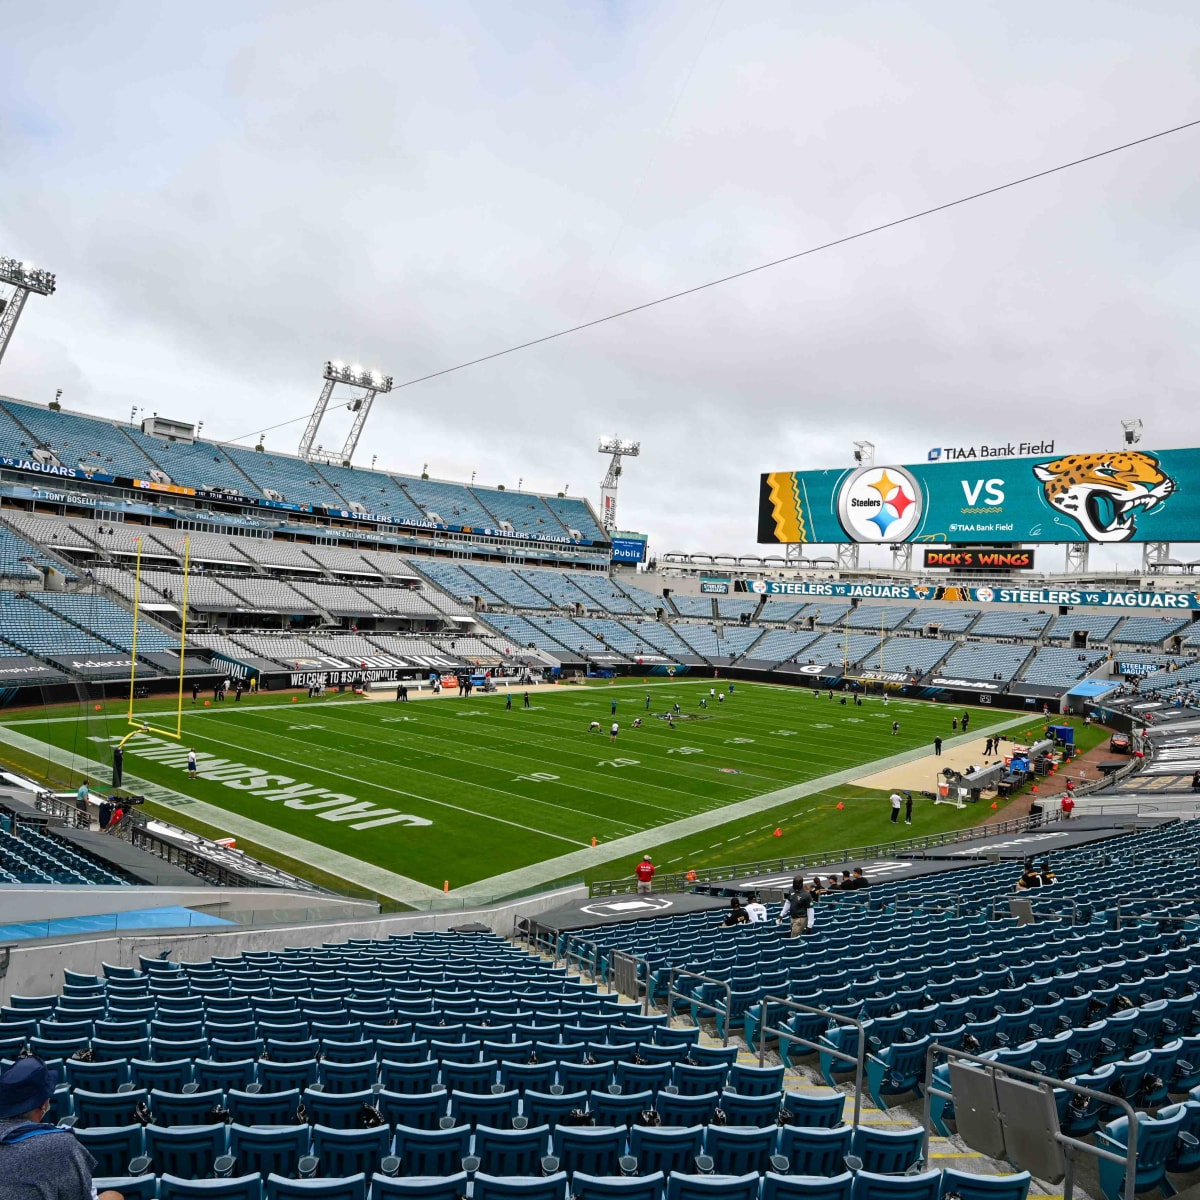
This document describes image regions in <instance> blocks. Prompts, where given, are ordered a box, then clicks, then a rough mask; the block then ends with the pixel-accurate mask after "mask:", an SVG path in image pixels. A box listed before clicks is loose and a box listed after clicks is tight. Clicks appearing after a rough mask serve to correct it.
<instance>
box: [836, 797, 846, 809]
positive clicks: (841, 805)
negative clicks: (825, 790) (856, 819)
mask: <svg viewBox="0 0 1200 1200" xmlns="http://www.w3.org/2000/svg"><path fill="white" fill-rule="evenodd" d="M837 806H838V811H839V812H840V811H841V810H842V809H843V808H845V807H846V806H845V805H844V804H843V803H842V802H841V801H840V800H839V801H838V802H837Z"/></svg>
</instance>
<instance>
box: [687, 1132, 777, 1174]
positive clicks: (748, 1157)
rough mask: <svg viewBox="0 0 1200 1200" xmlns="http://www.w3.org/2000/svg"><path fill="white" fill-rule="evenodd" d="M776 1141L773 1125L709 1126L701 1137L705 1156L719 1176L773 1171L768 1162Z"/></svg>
mask: <svg viewBox="0 0 1200 1200" xmlns="http://www.w3.org/2000/svg"><path fill="white" fill-rule="evenodd" d="M778 1141H779V1135H778V1131H777V1130H776V1128H775V1126H773V1125H772V1126H768V1127H767V1128H765V1129H751V1128H746V1127H739V1126H721V1125H710V1126H709V1127H708V1130H707V1131H706V1132H705V1134H704V1153H705V1154H706V1155H707V1156H708V1157H709V1158H711V1159H712V1160H713V1170H714V1171H715V1172H716V1174H718V1175H745V1174H747V1173H748V1172H750V1171H754V1172H756V1173H757V1174H759V1175H763V1174H765V1173H766V1172H767V1171H769V1170H771V1169H772V1163H771V1159H772V1156H774V1155H775V1151H776V1146H777V1143H778Z"/></svg>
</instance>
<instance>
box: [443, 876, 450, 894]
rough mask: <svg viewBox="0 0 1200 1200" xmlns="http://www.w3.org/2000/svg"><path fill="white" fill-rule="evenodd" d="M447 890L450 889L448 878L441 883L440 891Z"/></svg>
mask: <svg viewBox="0 0 1200 1200" xmlns="http://www.w3.org/2000/svg"><path fill="white" fill-rule="evenodd" d="M449 890H450V880H448V879H447V880H446V882H445V883H443V884H442V891H443V892H448V891H449Z"/></svg>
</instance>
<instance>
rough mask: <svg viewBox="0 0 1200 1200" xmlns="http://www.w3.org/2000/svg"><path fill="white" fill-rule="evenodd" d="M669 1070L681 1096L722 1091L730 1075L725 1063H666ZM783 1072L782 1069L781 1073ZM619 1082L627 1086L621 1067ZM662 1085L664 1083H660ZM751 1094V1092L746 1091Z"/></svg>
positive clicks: (618, 1072)
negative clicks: (701, 1064)
mask: <svg viewBox="0 0 1200 1200" xmlns="http://www.w3.org/2000/svg"><path fill="white" fill-rule="evenodd" d="M664 1065H665V1066H666V1068H667V1070H668V1071H672V1070H673V1074H671V1075H669V1076H668V1079H669V1082H671V1083H673V1084H674V1085H675V1086H676V1087H677V1088H678V1089H679V1094H680V1095H681V1096H701V1095H703V1094H704V1093H706V1092H720V1091H722V1090H723V1089H724V1087H725V1080H726V1078H727V1077H728V1075H729V1072H730V1068H729V1067H727V1066H726V1065H725V1064H724V1063H710V1064H709V1065H708V1066H705V1067H698V1066H697V1067H691V1066H688V1065H687V1064H686V1063H678V1064H674V1065H672V1064H670V1063H666V1064H664ZM782 1074H783V1072H782V1071H780V1075H782ZM617 1082H618V1083H621V1084H622V1086H625V1085H624V1084H623V1083H622V1080H621V1072H620V1068H618V1070H617ZM660 1086H662V1085H660ZM744 1094H745V1095H749V1094H750V1093H749V1092H746V1093H744Z"/></svg>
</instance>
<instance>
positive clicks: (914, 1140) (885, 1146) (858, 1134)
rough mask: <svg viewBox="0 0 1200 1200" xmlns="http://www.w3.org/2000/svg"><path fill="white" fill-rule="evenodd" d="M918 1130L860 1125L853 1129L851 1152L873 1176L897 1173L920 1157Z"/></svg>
mask: <svg viewBox="0 0 1200 1200" xmlns="http://www.w3.org/2000/svg"><path fill="white" fill-rule="evenodd" d="M921 1137H922V1131H921V1130H920V1129H872V1128H870V1127H869V1126H866V1125H860V1126H859V1127H858V1128H857V1129H855V1130H854V1137H853V1138H852V1140H851V1153H853V1154H855V1155H856V1156H857V1157H858V1158H860V1159H861V1160H862V1164H863V1167H862V1169H863V1170H864V1171H869V1172H871V1173H872V1174H875V1175H900V1174H903V1173H904V1172H905V1171H907V1170H908V1169H909V1167H911V1166H912V1165H913V1164H914V1163H916V1162H919V1161H920V1158H921Z"/></svg>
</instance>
